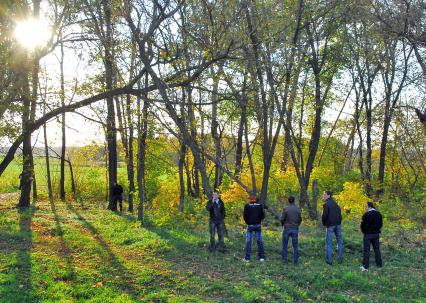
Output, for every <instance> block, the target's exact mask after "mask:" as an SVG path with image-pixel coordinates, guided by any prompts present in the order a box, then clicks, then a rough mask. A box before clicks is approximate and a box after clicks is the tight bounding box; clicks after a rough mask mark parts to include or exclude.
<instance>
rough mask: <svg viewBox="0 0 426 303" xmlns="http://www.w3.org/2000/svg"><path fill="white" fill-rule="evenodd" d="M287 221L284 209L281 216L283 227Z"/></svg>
mask: <svg viewBox="0 0 426 303" xmlns="http://www.w3.org/2000/svg"><path fill="white" fill-rule="evenodd" d="M286 220H287V213H286V211H285V208H284V209H283V213H282V214H281V218H280V221H281V226H284V223H285V221H286Z"/></svg>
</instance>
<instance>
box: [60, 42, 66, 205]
mask: <svg viewBox="0 0 426 303" xmlns="http://www.w3.org/2000/svg"><path fill="white" fill-rule="evenodd" d="M60 71H61V76H60V77H61V105H62V106H65V80H64V45H63V43H61V60H60ZM61 120H62V121H61V130H62V148H61V168H60V170H61V172H60V174H61V176H60V179H59V195H60V198H61V200H62V201H64V200H65V152H66V132H65V113H62V119H61Z"/></svg>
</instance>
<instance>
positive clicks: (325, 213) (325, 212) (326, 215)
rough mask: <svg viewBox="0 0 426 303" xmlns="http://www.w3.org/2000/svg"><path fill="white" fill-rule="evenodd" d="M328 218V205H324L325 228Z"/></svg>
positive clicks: (323, 220) (323, 223) (323, 218)
mask: <svg viewBox="0 0 426 303" xmlns="http://www.w3.org/2000/svg"><path fill="white" fill-rule="evenodd" d="M327 218H328V206H327V204H324V208H323V210H322V218H321V219H322V225H324V226H325V224H326V222H327Z"/></svg>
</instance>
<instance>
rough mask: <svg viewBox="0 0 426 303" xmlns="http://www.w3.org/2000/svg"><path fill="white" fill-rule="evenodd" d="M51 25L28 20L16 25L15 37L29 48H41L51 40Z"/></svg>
mask: <svg viewBox="0 0 426 303" xmlns="http://www.w3.org/2000/svg"><path fill="white" fill-rule="evenodd" d="M50 35H51V32H50V29H49V25H48V24H47V23H46V22H44V21H43V20H40V19H27V20H22V21H19V22H17V23H16V27H15V37H16V39H17V41H18V42H19V43H20V44H22V45H23V46H25V47H27V48H30V49H31V48H36V47H41V46H43V45H45V44H46V43H47V41H49V39H50Z"/></svg>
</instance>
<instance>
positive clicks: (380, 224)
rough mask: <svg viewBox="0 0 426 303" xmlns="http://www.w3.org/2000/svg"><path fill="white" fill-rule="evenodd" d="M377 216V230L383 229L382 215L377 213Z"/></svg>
mask: <svg viewBox="0 0 426 303" xmlns="http://www.w3.org/2000/svg"><path fill="white" fill-rule="evenodd" d="M377 213H378V214H379V229H381V228H382V227H383V217H382V214H381V213H379V212H377Z"/></svg>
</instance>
